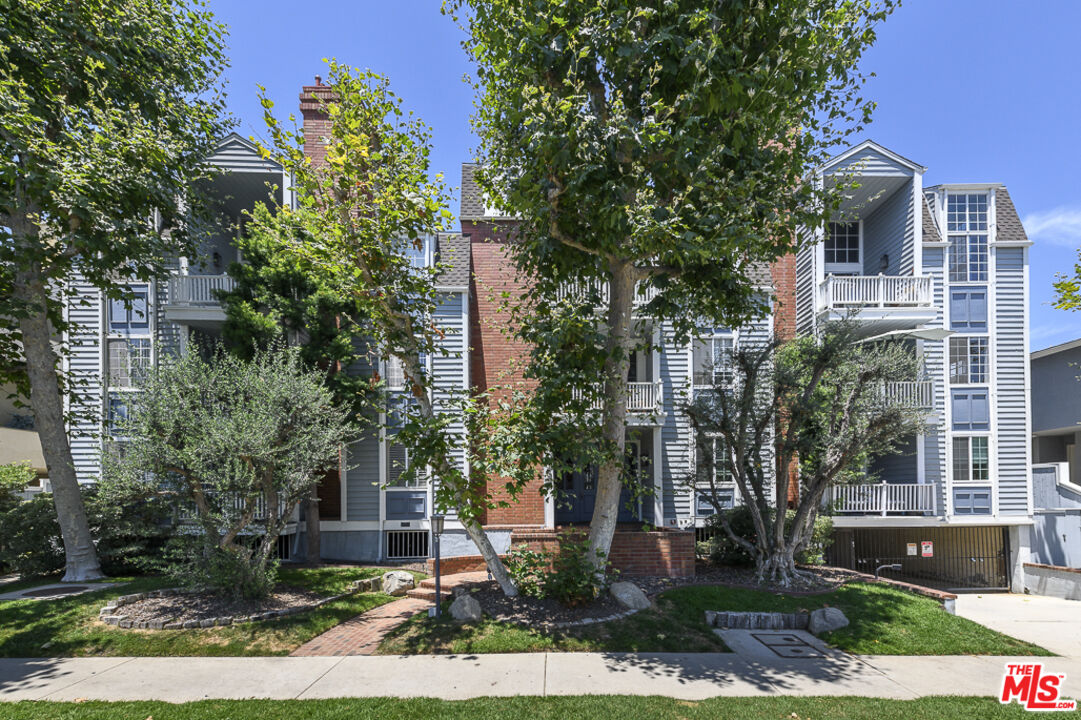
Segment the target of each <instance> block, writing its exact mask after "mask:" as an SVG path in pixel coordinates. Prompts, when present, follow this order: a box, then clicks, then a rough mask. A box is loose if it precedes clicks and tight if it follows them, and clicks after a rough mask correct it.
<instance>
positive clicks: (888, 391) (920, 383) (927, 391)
mask: <svg viewBox="0 0 1081 720" xmlns="http://www.w3.org/2000/svg"><path fill="white" fill-rule="evenodd" d="M883 392H884V394H885V396H886V400H888V401H890V402H895V403H899V404H904V405H912V406H915V407H918V408H922V409H925V410H930V409H931V408H933V407H934V404H935V396H934V393H935V384H934V382H932V381H931V380H914V381H908V382H890V383H886V385H885V388H884V390H883Z"/></svg>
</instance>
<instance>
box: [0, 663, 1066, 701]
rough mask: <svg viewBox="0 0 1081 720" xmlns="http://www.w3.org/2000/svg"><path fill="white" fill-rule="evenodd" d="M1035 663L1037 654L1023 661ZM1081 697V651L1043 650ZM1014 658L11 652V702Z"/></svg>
mask: <svg viewBox="0 0 1081 720" xmlns="http://www.w3.org/2000/svg"><path fill="white" fill-rule="evenodd" d="M1016 660H1018V661H1022V662H1031V661H1032V660H1033V658H1017V659H1016ZM1040 660H1041V661H1043V662H1044V663H1045V664H1046V666H1047V668H1048V671H1049V672H1056V673H1066V682H1065V683H1064V687H1063V696H1064V697H1067V698H1081V659H1074V658H1040ZM1010 661H1011V659H1010V658H1005V657H986V656H984V657H970V656H947V657H900V656H893V657H891V656H860V657H845V658H839V659H838V658H830V659H826V660H782V659H778V660H776V661H771V662H770V663H768V664H764V663H756V662H754V661H748V660H747V659H744V658H741V657H739V656H736V655H735V654H729V653H724V654H719V653H717V654H714V653H701V654H683V653H658V654H633V653H535V654H514V655H459V656H432V655H418V656H408V657H388V656H353V657H341V658H338V657H274V658H190V657H189V658H183V657H182V658H62V659H37V660H34V659H31V660H22V659H0V701H15V700H75V699H87V700H164V701H169V702H187V701H193V700H204V699H212V698H213V699H242V698H269V699H291V698H335V697H381V696H396V697H436V698H443V699H447V700H460V699H466V698H473V697H485V696H507V695H535V696H545V695H663V696H668V697H673V698H677V699H683V700H702V699H705V698H709V697H715V696H732V697H735V696H767V695H788V696H801V695H802V696H809V695H854V696H863V697H881V698H896V699H906V698H908V699H910V698H915V697H921V696H925V695H982V696H992V695H995V694H997V692H998V689H999V687H1000V685H1001V682H1002V675H1003V671H1004V665H1005V663H1007V662H1010Z"/></svg>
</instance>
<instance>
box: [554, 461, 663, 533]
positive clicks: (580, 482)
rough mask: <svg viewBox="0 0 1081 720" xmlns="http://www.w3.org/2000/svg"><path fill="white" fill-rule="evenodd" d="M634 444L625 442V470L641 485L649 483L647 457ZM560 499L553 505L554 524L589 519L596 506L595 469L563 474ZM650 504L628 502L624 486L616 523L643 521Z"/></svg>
mask: <svg viewBox="0 0 1081 720" xmlns="http://www.w3.org/2000/svg"><path fill="white" fill-rule="evenodd" d="M640 447H641V446H640V445H639V443H638V442H637V441H630V442H628V443H627V470H628V473H629V474H630V475H632V476H634V477H637V478H639V479H640V480H641V481H642V482H649V478H650V473H651V472H652V471H651V470H650V458H649V457H648V456H644V455H642V452H641V449H640ZM561 488H562V490H563V494H562V496H561V497H560V498H559V499H558V500H557V504H556V513H555V515H556V522H557V523H561V524H562V523H587V522H589V521H590V520H592V519H593V508H594V506H595V505H596V503H597V469H596V468H595V467H590V468H586V469H585V470H581V471H578V472H573V473H567V474H566V475H564V476H563V482H562V483H561ZM652 506H653V503H652V502H651V501H650V500H649V499H648V498H639V499H638V500H636V501H634V502H633V503H632V502H631V491H630V488H628V487H627V486H626V485H624V486H623V489H622V491H621V492H620V493H619V517H618V520H617V521H618V522H621V523H631V522H639V521H641V520H645V519H647V517H648V516H650V515H652V512H651V510H652Z"/></svg>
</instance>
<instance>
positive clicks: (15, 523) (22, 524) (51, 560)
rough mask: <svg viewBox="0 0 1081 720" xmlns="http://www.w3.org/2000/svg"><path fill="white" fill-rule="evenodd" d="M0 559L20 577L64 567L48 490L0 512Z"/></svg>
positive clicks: (51, 571)
mask: <svg viewBox="0 0 1081 720" xmlns="http://www.w3.org/2000/svg"><path fill="white" fill-rule="evenodd" d="M0 538H3V540H2V542H3V545H2V546H0V562H2V564H3V565H4V567H5V568H6V569H8V570H10V571H12V572H16V573H18V574H19V575H22V576H23V577H35V576H38V575H50V574H52V573H55V572H59V571H60V570H63V569H64V546H63V545H62V544H61V542H60V525H59V524H58V523H57V520H56V507H55V506H54V505H53V496H52V493H40V494H38V495H35V496H34V497H32V498H30V499H29V500H26V501H22V502H19V503H18V504H17V505H15V506H14V507H12V508H11V509H9V510H7V511H6V512H4V513H0Z"/></svg>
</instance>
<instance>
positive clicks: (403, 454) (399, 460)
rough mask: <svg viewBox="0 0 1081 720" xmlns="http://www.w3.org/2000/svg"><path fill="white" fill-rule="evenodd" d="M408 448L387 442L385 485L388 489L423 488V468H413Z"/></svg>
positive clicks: (424, 480)
mask: <svg viewBox="0 0 1081 720" xmlns="http://www.w3.org/2000/svg"><path fill="white" fill-rule="evenodd" d="M410 456H411V453H410V450H409V448H407V447H406V446H405V445H402V444H401V443H397V442H394V441H393V440H390V441H389V442H387V485H388V486H389V487H424V485H425V484H426V482H427V477H426V476H425V473H424V470H423V468H414V467H413V461H412V458H411V457H410Z"/></svg>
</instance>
